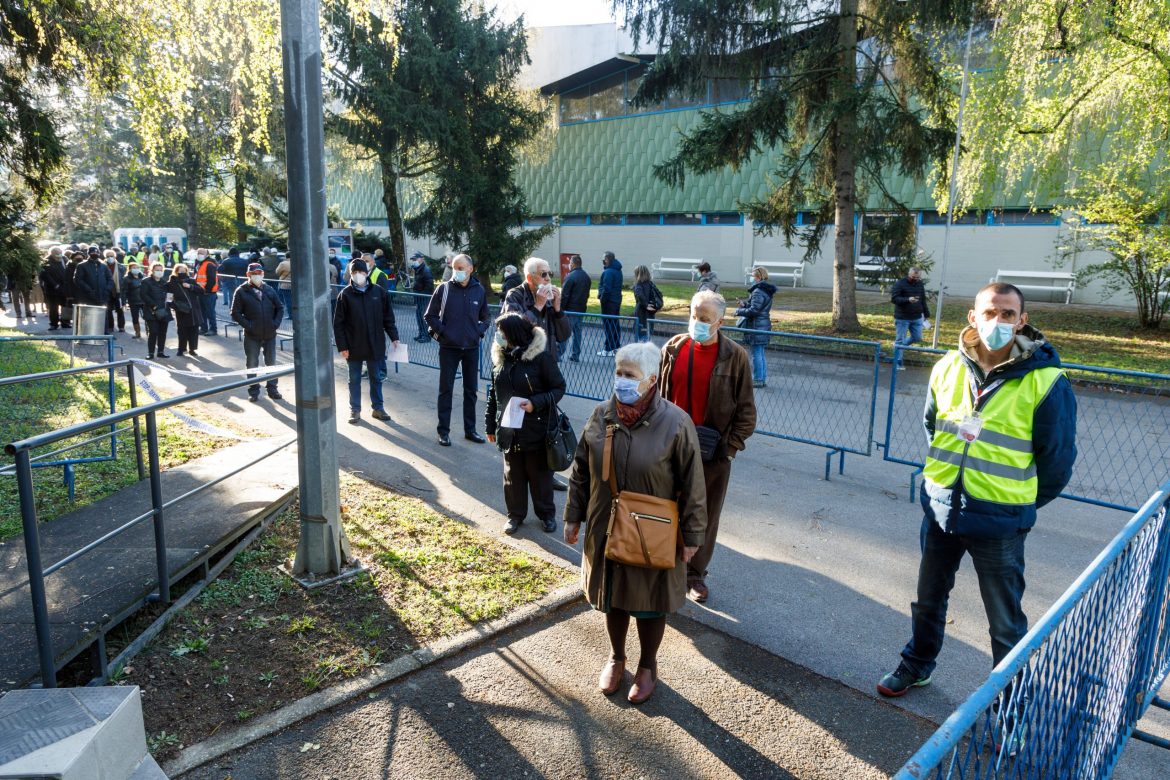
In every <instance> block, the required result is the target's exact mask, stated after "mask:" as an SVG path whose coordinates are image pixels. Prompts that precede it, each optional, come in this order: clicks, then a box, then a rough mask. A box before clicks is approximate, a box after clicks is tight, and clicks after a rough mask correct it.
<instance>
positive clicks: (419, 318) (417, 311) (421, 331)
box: [414, 297, 431, 341]
mask: <svg viewBox="0 0 1170 780" xmlns="http://www.w3.org/2000/svg"><path fill="white" fill-rule="evenodd" d="M430 302H431V299H430V298H426V297H421V298H415V299H414V319H415V323H416V324H417V325H418V333H416V334H415V336H414V337H415V338H416V339H418V340H419V341H422V340H423V337H424V336H426V335H427V323H426V322H425V321H424V320H423V315H424V314H426V313H427V305H428V304H429V303H430Z"/></svg>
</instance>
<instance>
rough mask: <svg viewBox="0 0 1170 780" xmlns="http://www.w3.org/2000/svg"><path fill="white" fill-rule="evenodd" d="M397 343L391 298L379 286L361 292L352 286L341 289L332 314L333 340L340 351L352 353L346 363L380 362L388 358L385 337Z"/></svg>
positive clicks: (367, 287)
mask: <svg viewBox="0 0 1170 780" xmlns="http://www.w3.org/2000/svg"><path fill="white" fill-rule="evenodd" d="M387 336H389V337H390V340H391V341H398V327H397V325H396V324H395V322H394V310H393V308H391V306H390V294H389V293H388V292H386V290H384V289H383V288H381V287H379V286H378V285H376V284H369V283H367V284H366V287H365V289H364V290H359V289H358V288H356V287H354V286H353V284H347V285H346V286H345V287H343V288H341V292H340V293H338V295H337V306H336V307H335V308H334V310H333V338H334V340H335V341H336V342H337V351H338V352H342V351H344V350H349V357H347V358H346V360H348V361H350V362H351V363H352V362H359V361H363V360H381V359H382V358H383V357H385V355H386V337H387Z"/></svg>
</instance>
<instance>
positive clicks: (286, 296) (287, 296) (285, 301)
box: [276, 287, 292, 320]
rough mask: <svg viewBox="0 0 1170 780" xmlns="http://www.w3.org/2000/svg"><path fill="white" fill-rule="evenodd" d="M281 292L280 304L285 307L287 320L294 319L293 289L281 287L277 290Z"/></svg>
mask: <svg viewBox="0 0 1170 780" xmlns="http://www.w3.org/2000/svg"><path fill="white" fill-rule="evenodd" d="M276 291H277V292H278V293H279V294H280V305H281V306H283V307H284V318H285V319H286V320H291V319H292V289H291V288H290V289H288V290H286V289H284V288H283V287H279V288H277V290H276Z"/></svg>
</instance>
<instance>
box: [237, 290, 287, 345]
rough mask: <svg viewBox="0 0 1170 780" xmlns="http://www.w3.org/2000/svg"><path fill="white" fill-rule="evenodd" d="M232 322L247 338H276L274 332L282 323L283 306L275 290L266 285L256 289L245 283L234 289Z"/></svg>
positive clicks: (263, 339)
mask: <svg viewBox="0 0 1170 780" xmlns="http://www.w3.org/2000/svg"><path fill="white" fill-rule="evenodd" d="M232 320H233V321H234V322H236V323H237V324H238V325H239V326H240V327H241V328H243V329H244V333H246V334H247V335H248V337H249V338H253V339H257V340H259V341H268V340H269V339H274V338H276V330H277V328H279V327H280V323H281V322H283V321H284V306H282V305H281V303H280V296H279V295H277V294H276V290H274V289H272V288H271V287H269V286H268V285H267V284H261V285H260V286H259V287H257V286H256V285H254V284H252V283H251V282H245V283H244V284H242V285H240V286H239V287H238V288H236V294H235V296H234V297H233V298H232Z"/></svg>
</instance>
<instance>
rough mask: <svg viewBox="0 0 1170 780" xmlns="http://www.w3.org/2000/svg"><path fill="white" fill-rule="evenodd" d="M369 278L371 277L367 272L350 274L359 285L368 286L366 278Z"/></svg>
mask: <svg viewBox="0 0 1170 780" xmlns="http://www.w3.org/2000/svg"><path fill="white" fill-rule="evenodd" d="M368 278H369V277H368V276H367V275H366V274H363V273H361V272H360V271H359V272H358V273H355V274H352V275H351V276H350V279H352V280H353V283H354V284H355V285H356V286H358V287H365V286H366V279H368Z"/></svg>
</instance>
